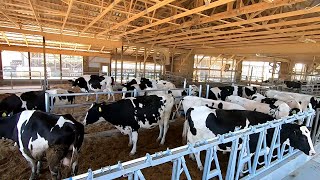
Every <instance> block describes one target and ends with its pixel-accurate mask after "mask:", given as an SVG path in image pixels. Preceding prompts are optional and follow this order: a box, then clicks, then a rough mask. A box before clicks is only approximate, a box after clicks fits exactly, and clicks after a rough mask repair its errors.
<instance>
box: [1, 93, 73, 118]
mask: <svg viewBox="0 0 320 180" xmlns="http://www.w3.org/2000/svg"><path fill="white" fill-rule="evenodd" d="M46 92H47V93H49V94H70V93H73V92H72V91H68V90H64V89H52V90H47V91H28V92H24V93H17V94H10V95H9V96H7V97H5V98H4V99H3V100H2V101H1V102H0V114H1V115H2V117H5V116H9V115H12V114H16V113H18V112H21V111H23V110H41V111H45V110H46V109H45V93H46ZM74 100H75V96H58V97H54V99H53V104H54V105H65V104H72V103H74Z"/></svg>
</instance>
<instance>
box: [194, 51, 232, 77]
mask: <svg viewBox="0 0 320 180" xmlns="http://www.w3.org/2000/svg"><path fill="white" fill-rule="evenodd" d="M235 64H236V60H235V59H233V58H228V57H221V56H205V55H195V56H194V65H193V67H194V71H193V79H194V80H195V81H198V82H207V81H209V82H233V81H234V75H235Z"/></svg>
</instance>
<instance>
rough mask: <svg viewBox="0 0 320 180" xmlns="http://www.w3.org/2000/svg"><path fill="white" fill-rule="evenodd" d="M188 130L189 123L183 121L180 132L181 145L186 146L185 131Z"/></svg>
mask: <svg viewBox="0 0 320 180" xmlns="http://www.w3.org/2000/svg"><path fill="white" fill-rule="evenodd" d="M188 129H189V123H188V121H187V120H185V121H184V124H183V131H182V143H183V144H186V142H187V131H188Z"/></svg>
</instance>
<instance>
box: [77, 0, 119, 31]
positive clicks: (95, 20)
mask: <svg viewBox="0 0 320 180" xmlns="http://www.w3.org/2000/svg"><path fill="white" fill-rule="evenodd" d="M121 1H122V0H114V1H113V2H112V3H111V4H110V5H109V6H108V7H107V8H106V9H104V10H103V12H102V13H100V14H99V16H97V17H96V18H95V19H94V20H93V21H91V22H90V23H89V24H88V25H87V26H86V27H85V28H84V29H83V30H82V31H81V32H80V34H82V33H84V32H85V31H86V30H88V29H89V28H90V27H91V26H92V25H94V24H95V23H96V22H97V21H99V20H100V19H101V18H102V17H103V16H105V15H106V14H107V13H108V12H109V11H111V10H112V9H113V8H114V7H115V6H116V5H117V4H118V3H119V2H121Z"/></svg>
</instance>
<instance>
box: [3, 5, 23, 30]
mask: <svg viewBox="0 0 320 180" xmlns="http://www.w3.org/2000/svg"><path fill="white" fill-rule="evenodd" d="M0 13H1V14H2V15H4V16H5V17H6V18H7V19H9V21H11V22H12V23H13V24H14V25H15V26H16V27H17V28H20V25H19V24H18V23H17V22H16V21H15V20H13V19H12V18H11V17H9V16H8V15H7V14H6V13H5V12H4V11H3V10H1V9H0Z"/></svg>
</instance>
